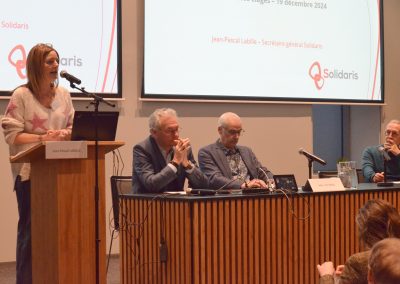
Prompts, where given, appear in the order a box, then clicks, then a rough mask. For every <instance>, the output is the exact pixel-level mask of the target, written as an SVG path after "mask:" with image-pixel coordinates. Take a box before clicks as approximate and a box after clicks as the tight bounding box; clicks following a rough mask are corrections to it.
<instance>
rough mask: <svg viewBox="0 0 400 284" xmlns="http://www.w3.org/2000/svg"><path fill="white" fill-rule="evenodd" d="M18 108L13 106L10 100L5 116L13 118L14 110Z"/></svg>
mask: <svg viewBox="0 0 400 284" xmlns="http://www.w3.org/2000/svg"><path fill="white" fill-rule="evenodd" d="M17 108H18V107H17V105H16V104H14V102H13V101H12V100H11V101H10V102H9V103H8V106H7V109H6V115H9V116H11V117H14V118H15V114H14V110H16V109H17Z"/></svg>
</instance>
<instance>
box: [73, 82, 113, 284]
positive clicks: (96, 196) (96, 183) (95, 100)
mask: <svg viewBox="0 0 400 284" xmlns="http://www.w3.org/2000/svg"><path fill="white" fill-rule="evenodd" d="M70 86H71V88H73V89H77V90H79V91H81V92H82V93H83V94H85V95H87V96H88V97H91V98H93V101H92V102H91V103H90V104H93V105H94V134H95V135H94V137H95V147H94V160H95V166H94V171H95V181H94V200H95V209H94V210H95V212H94V216H95V240H96V284H98V283H100V259H99V255H100V232H99V138H98V122H97V116H98V113H99V104H100V102H102V103H105V104H106V105H109V106H111V107H115V104H112V103H110V102H107V101H106V100H104V99H103V98H102V97H100V96H98V95H96V94H92V93H89V92H87V91H86V90H85V88H84V87H82V88H79V87H77V86H76V85H75V84H74V83H73V82H70Z"/></svg>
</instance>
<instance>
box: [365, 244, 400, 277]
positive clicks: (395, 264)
mask: <svg viewBox="0 0 400 284" xmlns="http://www.w3.org/2000/svg"><path fill="white" fill-rule="evenodd" d="M368 264H369V265H368V266H369V271H368V283H369V284H398V283H400V239H396V238H388V239H384V240H382V241H379V242H378V243H376V244H375V245H374V246H373V248H372V250H371V255H370V257H369V261H368Z"/></svg>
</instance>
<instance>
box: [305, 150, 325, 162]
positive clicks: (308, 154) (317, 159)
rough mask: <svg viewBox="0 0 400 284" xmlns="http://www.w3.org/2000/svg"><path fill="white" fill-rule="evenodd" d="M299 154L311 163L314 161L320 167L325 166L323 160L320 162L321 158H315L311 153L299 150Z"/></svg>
mask: <svg viewBox="0 0 400 284" xmlns="http://www.w3.org/2000/svg"><path fill="white" fill-rule="evenodd" d="M299 154H301V155H304V156H306V157H307V159H310V160H311V161H316V162H318V163H320V164H322V165H326V162H325V161H324V160H322V159H321V158H319V157H317V156H315V155H313V154H311V153H308V152H307V151H305V150H304V149H303V148H300V149H299Z"/></svg>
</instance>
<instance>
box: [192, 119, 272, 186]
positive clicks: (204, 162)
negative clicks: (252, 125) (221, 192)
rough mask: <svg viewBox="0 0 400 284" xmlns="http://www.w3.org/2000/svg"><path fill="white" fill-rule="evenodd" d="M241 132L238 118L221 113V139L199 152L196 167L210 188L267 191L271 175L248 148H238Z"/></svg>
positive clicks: (219, 129) (219, 130) (219, 128)
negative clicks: (247, 188) (261, 188)
mask: <svg viewBox="0 0 400 284" xmlns="http://www.w3.org/2000/svg"><path fill="white" fill-rule="evenodd" d="M242 132H243V129H242V122H241V119H240V117H239V116H238V115H237V114H235V113H232V112H227V113H224V114H222V115H221V117H220V118H219V120H218V133H219V136H220V138H219V139H218V140H217V142H215V143H213V144H210V145H208V146H206V147H204V148H202V149H200V151H199V166H200V169H201V170H202V171H203V172H204V173H205V174H206V175H207V177H208V178H209V185H210V188H213V189H222V188H229V189H239V188H246V187H263V188H265V187H268V186H267V183H268V180H269V179H272V178H273V175H272V173H271V172H270V171H268V170H267V169H266V168H263V167H262V166H261V164H260V162H259V161H258V160H257V158H256V156H255V155H254V153H253V151H252V150H251V149H250V148H248V147H245V146H238V145H237V143H238V142H239V137H240V135H241V134H242Z"/></svg>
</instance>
